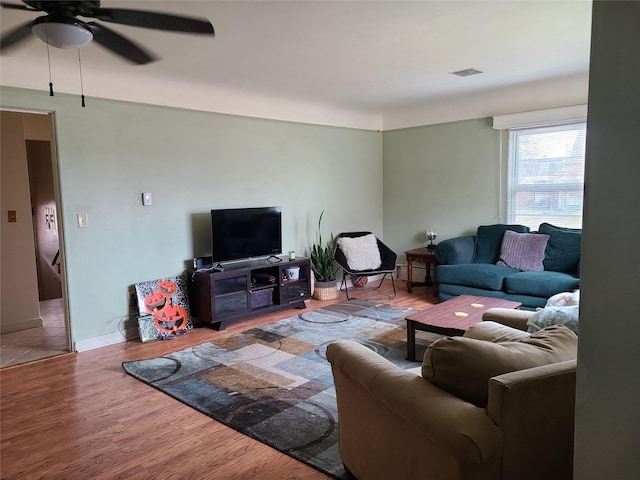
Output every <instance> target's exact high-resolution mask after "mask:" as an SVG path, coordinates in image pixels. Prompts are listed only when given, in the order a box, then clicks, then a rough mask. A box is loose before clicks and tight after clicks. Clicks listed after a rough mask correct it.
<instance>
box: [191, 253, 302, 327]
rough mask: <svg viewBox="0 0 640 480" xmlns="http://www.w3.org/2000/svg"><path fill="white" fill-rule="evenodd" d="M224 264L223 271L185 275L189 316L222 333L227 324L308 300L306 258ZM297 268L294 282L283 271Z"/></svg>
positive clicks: (295, 305)
mask: <svg viewBox="0 0 640 480" xmlns="http://www.w3.org/2000/svg"><path fill="white" fill-rule="evenodd" d="M278 258H279V259H280V261H278V260H275V259H274V258H271V259H269V260H267V259H259V260H248V261H246V262H237V263H233V264H230V265H224V266H223V268H224V271H216V270H215V269H212V270H196V271H191V272H189V273H190V275H189V304H190V306H191V314H192V316H193V317H195V319H197V320H198V321H200V322H203V323H208V324H211V325H212V326H213V327H214V328H216V329H218V330H223V329H224V328H225V327H226V326H227V325H228V324H230V323H235V322H239V321H241V320H245V319H247V318H252V317H257V316H260V315H264V314H267V313H272V312H275V311H278V310H285V309H288V308H306V304H305V300H307V299H309V298H311V262H310V261H309V259H308V258H298V259H296V260H288V258H287V257H286V256H285V257H278ZM289 267H299V268H300V271H299V275H298V279H297V280H289V279H287V275H286V269H287V268H289Z"/></svg>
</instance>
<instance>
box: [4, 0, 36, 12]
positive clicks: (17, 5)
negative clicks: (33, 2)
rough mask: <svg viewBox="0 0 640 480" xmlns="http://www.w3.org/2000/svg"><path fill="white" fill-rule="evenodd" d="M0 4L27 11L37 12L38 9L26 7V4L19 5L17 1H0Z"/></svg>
mask: <svg viewBox="0 0 640 480" xmlns="http://www.w3.org/2000/svg"><path fill="white" fill-rule="evenodd" d="M0 5H1V6H2V8H10V9H13V10H27V11H29V12H37V11H38V10H36V9H35V8H30V7H27V6H26V5H19V4H17V3H7V2H0Z"/></svg>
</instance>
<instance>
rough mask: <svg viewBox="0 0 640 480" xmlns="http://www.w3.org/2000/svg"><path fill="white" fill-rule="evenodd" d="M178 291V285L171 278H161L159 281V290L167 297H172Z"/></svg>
mask: <svg viewBox="0 0 640 480" xmlns="http://www.w3.org/2000/svg"><path fill="white" fill-rule="evenodd" d="M177 291H178V287H176V284H175V283H173V282H172V281H171V280H161V281H160V282H158V292H160V293H161V294H163V295H164V296H165V297H171V296H172V295H175V293H176V292H177Z"/></svg>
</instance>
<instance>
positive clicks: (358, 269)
mask: <svg viewBox="0 0 640 480" xmlns="http://www.w3.org/2000/svg"><path fill="white" fill-rule="evenodd" d="M336 245H337V246H336V256H335V261H336V263H337V264H338V266H339V267H340V269H341V270H342V283H341V284H340V291H342V290H343V288H344V290H345V292H346V294H347V300H352V299H353V297H350V296H349V286H348V283H349V282H347V275H350V276H352V277H355V276H371V275H382V278H381V279H380V283H379V284H378V286H377V287H375V289H378V288H380V287H381V286H382V281H383V280H384V279H385V277H386V276H387V275H388V274H391V284H392V285H393V295H392V296H390V297H389V298H393V297H395V296H396V284H395V281H394V280H393V273H394V272H395V271H396V260H397V259H398V256H397V255H396V254H395V252H393V250H391V249H390V248H389V247H387V246H386V245H385V244H384V243H382V242H381V241H380V239H378V238H377V237H376V236H375V235H374V234H372V233H371V232H344V233H340V234H339V235H338V236H337V237H336Z"/></svg>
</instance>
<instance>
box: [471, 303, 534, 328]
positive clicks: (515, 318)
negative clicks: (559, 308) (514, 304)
mask: <svg viewBox="0 0 640 480" xmlns="http://www.w3.org/2000/svg"><path fill="white" fill-rule="evenodd" d="M533 313H534V312H532V311H529V310H516V309H514V308H490V309H489V310H487V311H486V312H484V314H483V315H482V320H483V321H491V322H496V323H501V324H502V325H506V326H508V327H512V328H517V329H518V330H524V331H525V332H526V331H527V328H528V327H527V320H529V317H530V316H531V315H533Z"/></svg>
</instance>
